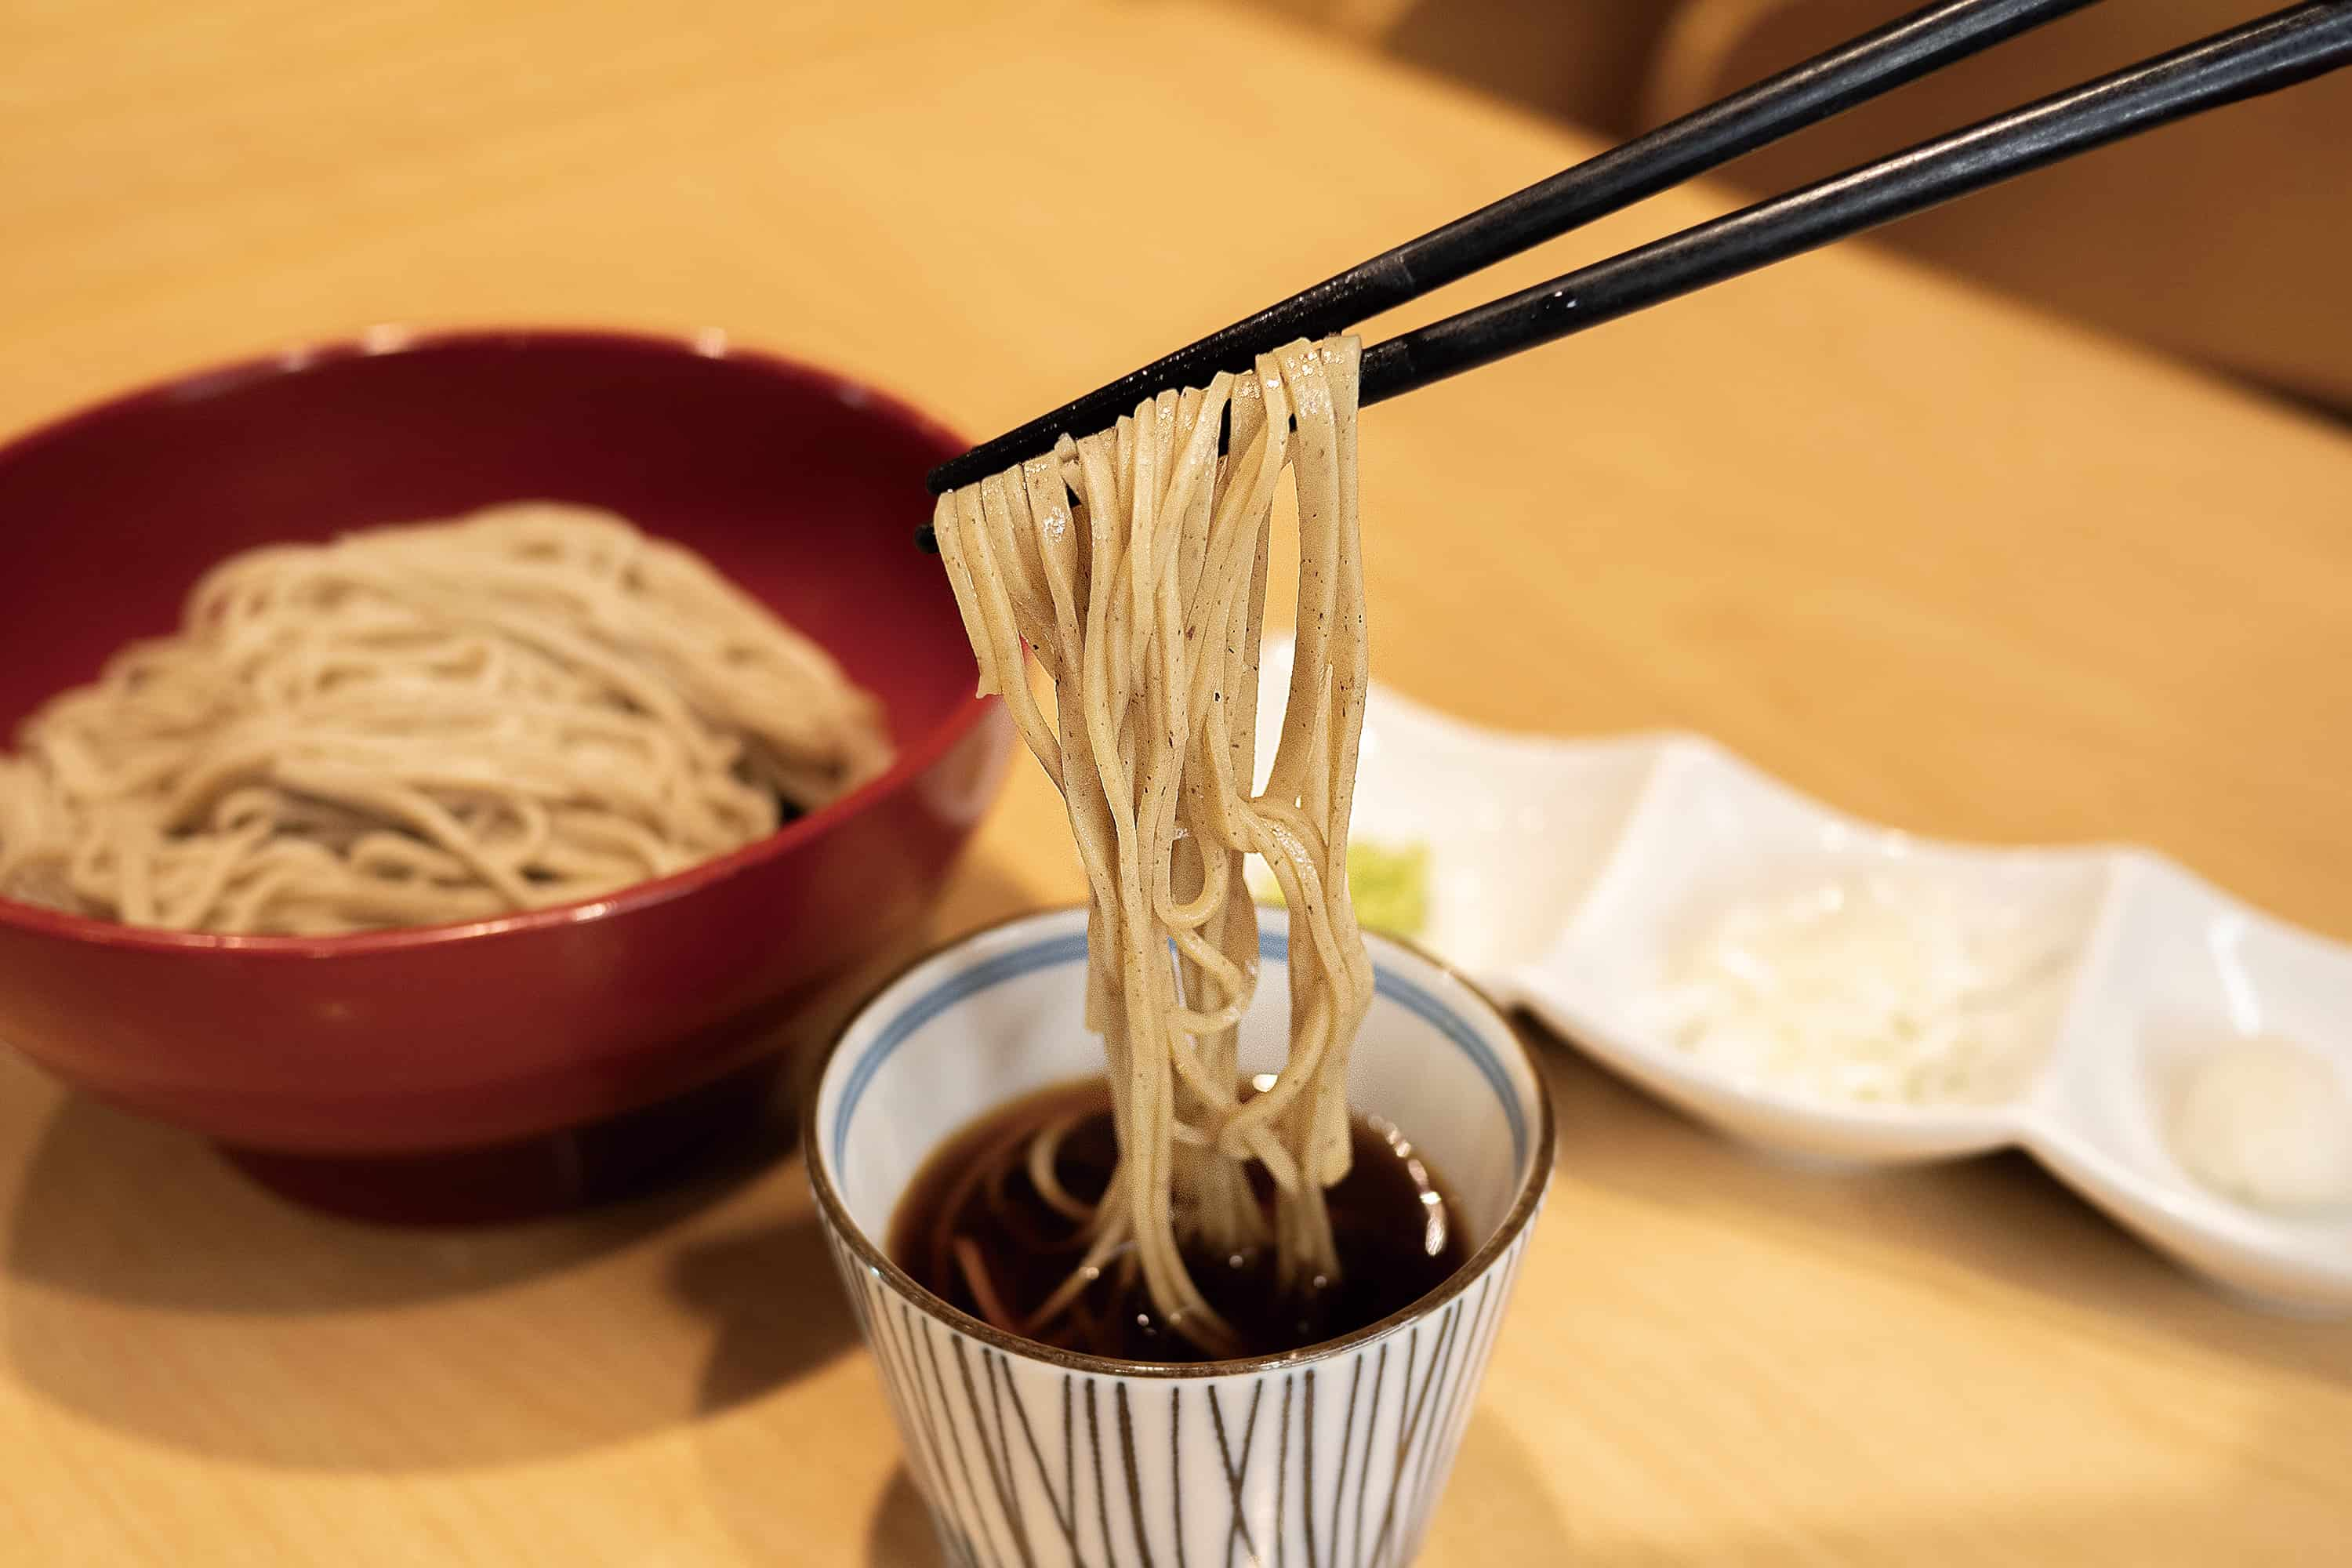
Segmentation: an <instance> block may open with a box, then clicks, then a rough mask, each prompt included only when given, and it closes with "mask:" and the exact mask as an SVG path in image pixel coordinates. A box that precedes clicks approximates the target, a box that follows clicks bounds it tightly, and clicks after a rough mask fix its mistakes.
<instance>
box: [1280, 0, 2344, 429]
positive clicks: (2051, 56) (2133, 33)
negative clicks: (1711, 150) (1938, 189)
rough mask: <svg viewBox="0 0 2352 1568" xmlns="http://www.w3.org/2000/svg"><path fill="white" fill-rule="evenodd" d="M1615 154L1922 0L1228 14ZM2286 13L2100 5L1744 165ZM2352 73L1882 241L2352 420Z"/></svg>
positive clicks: (1425, 4)
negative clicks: (1320, 30) (1417, 71)
mask: <svg viewBox="0 0 2352 1568" xmlns="http://www.w3.org/2000/svg"><path fill="white" fill-rule="evenodd" d="M1234 3H1235V4H1239V5H1257V6H1262V7H1265V8H1268V9H1272V10H1276V11H1280V12H1285V13H1287V14H1289V15H1291V16H1294V17H1296V18H1297V19H1298V20H1299V21H1301V22H1303V23H1306V24H1307V25H1309V26H1319V27H1326V28H1330V29H1333V30H1335V31H1338V32H1341V33H1344V34H1347V35H1349V36H1351V37H1355V38H1356V39H1358V40H1360V42H1362V43H1364V44H1366V45H1369V46H1370V47H1375V48H1378V49H1379V50H1381V52H1383V53H1385V54H1388V55H1391V56H1392V57H1395V58H1400V59H1402V60H1405V61H1408V62H1411V63H1412V64H1415V65H1418V66H1421V67H1423V68H1426V69H1429V70H1432V71H1435V72H1437V73H1440V74H1442V75H1444V76H1447V77H1450V78H1453V79H1456V80H1458V81H1461V82H1463V83H1465V85H1469V86H1472V87H1475V88H1476V89H1481V90H1484V91H1486V92H1491V93H1494V94H1496V95H1498V96H1501V97H1504V98H1507V99H1509V100H1514V101H1516V102H1518V103H1520V104H1523V105H1525V106H1527V107H1528V108H1529V109H1533V110H1540V111H1542V112H1544V113H1547V114H1553V115H1558V116H1559V117H1561V118H1564V119H1567V120H1571V121H1578V122H1580V123H1581V124H1583V125H1585V126H1587V127H1589V128H1591V129H1592V130H1594V131H1598V132H1603V133H1606V134H1607V135H1609V136H1612V137H1615V138H1622V137H1624V136H1627V135H1631V134H1633V133H1634V132H1639V131H1643V130H1646V129H1648V128H1649V127H1651V126H1653V125H1655V124H1657V123H1659V122H1660V121H1665V120H1670V119H1672V118H1673V117H1674V116H1675V115H1677V114H1681V113H1683V112H1685V110H1691V109H1695V108H1696V107H1698V106H1699V105H1700V104H1703V103H1706V102H1708V101H1710V100H1714V99H1717V98H1719V97H1721V96H1722V95H1723V94H1724V93H1726V92H1727V91H1730V90H1731V89H1735V88H1738V87H1741V86H1744V85H1746V84H1747V83H1748V82H1751V81H1753V80H1755V79H1757V78H1759V77H1761V76H1764V75H1766V74H1767V73H1769V72H1771V71H1774V70H1778V69H1780V68H1782V67H1784V66H1787V65H1790V64H1792V63H1793V62H1795V61H1797V60H1800V59H1802V58H1805V57H1806V56H1808V55H1811V54H1814V53H1817V52H1819V51H1820V50H1822V49H1823V48H1826V47H1829V46H1830V45H1832V44H1834V43H1836V42H1837V41H1839V40H1840V39H1842V38H1845V37H1851V36H1853V34H1855V33H1857V32H1860V31H1862V30H1863V29H1864V28H1865V27H1869V26H1874V25H1876V24H1878V23H1880V22H1884V21H1885V20H1887V19H1888V18H1890V17H1893V16H1900V15H1902V14H1903V13H1904V12H1906V11H1908V10H1911V9H1914V8H1915V3H1916V0H1234ZM2275 8H2276V0H2164V3H2163V4H2160V5H2150V4H2137V5H2095V6H2092V7H2091V8H2090V9H2088V10H2086V11H2084V12H2083V13H2081V14H2079V15H2076V16H2069V17H2066V18H2063V19H2062V20H2060V21H2058V22H2054V23H2053V24H2051V25H2050V26H2046V27H2043V28H2041V29H2038V30H2037V31H2035V32H2033V33H2032V34H2030V35H2029V36H2027V37H2023V38H2020V39H2016V40H2013V41H2011V42H2010V43H2008V44H2005V45H2003V46H2002V47H2000V49H1998V50H1994V51H1990V52H1989V53H1987V54H1985V55H1983V56H1980V57H1979V58H1976V59H1973V60H1967V61H1963V62H1962V63H1961V64H1959V65H1958V66H1955V67H1953V68H1949V69H1948V70H1945V71H1942V72H1939V73H1937V75H1935V76H1933V77H1930V78H1928V79H1927V80H1925V81H1922V82H1917V83H1914V84H1913V85H1912V86H1910V87H1908V88H1906V89H1904V90H1903V91H1902V92H1899V93H1894V94H1890V95H1889V96H1888V97H1887V98H1885V99H1884V100H1880V101H1879V102H1877V103H1874V104H1870V105H1866V106H1864V108H1862V109H1859V110H1854V111H1853V112H1852V113H1850V114H1848V115H1846V116H1845V117H1844V118H1843V119H1841V120H1838V121H1833V122H1832V123H1831V124H1829V125H1826V126H1822V127H1817V128H1815V129H1813V130H1811V131H1809V132H1806V133H1805V134H1804V135H1802V136H1798V137H1793V138H1791V139H1790V141H1788V142H1784V143H1782V144H1780V146H1777V147H1772V148H1768V149H1766V150H1765V151H1763V152H1761V153H1756V154H1754V155H1753V156H1751V157H1748V159H1746V160H1744V161H1742V162H1740V163H1736V164H1734V165H1733V166H1732V167H1731V169H1730V170H1729V171H1728V172H1727V175H1725V176H1718V178H1721V179H1723V180H1724V181H1725V183H1727V184H1730V185H1732V186H1734V187H1736V188H1738V189H1742V190H1745V191H1749V192H1753V193H1756V194H1768V193H1770V192H1774V191H1779V190H1784V189H1786V188H1788V187H1789V186H1790V185H1791V184H1797V183H1799V182H1801V181H1803V180H1808V179H1811V178H1815V177H1818V176H1820V175H1822V174H1832V173H1835V172H1836V171H1838V170H1841V169H1844V168H1847V167H1850V166H1851V165H1853V164H1855V163H1864V162H1866V161H1868V160H1869V159H1871V158H1874V157H1876V156H1879V155H1881V154H1883V153H1885V152H1887V151H1889V150H1891V149H1894V148H1896V147H1902V146H1907V145H1909V144H1910V143H1912V142H1917V141H1921V140H1924V139H1925V138H1927V137H1929V136H1933V135H1936V134H1938V133H1940V132H1944V131H1948V130H1950V129H1953V128H1955V127H1958V126H1960V125H1964V124H1967V123H1969V121H1974V120H1978V119H1981V118H1983V117H1984V116H1986V115H1988V114H1992V113H1995V112H1998V111H2000V110H2003V109H2007V108H2009V107H2011V106H2012V105H2014V104H2017V103H2020V102H2022V101H2024V100H2027V99H2029V98H2031V97H2033V96H2036V95H2039V94H2041V93H2044V92H2050V91H2054V90H2056V89H2060V88H2063V87H2066V86H2068V85H2071V84H2072V83H2074V82H2077V81H2080V80H2082V79H2084V78H2086V77H2090V76H2093V75H2095V74H2098V73H2100V72H2102V71H2105V70H2110V69H2113V68H2116V67H2117V66H2120V65H2123V64H2125V63H2126V62H2128V61H2131V60H2135V59H2139V58H2144V57H2146V56H2147V55H2150V54H2154V53H2156V52H2157V51H2158V50H2161V49H2165V48H2168V47H2173V46H2175V45H2178V44H2179V43H2182V42H2184V41H2186V40H2188V39H2190V38H2194V37H2203V36H2204V35H2206V34H2208V33H2211V32H2215V31H2218V30H2220V29H2221V28H2223V27H2228V26H2234V25H2236V24H2238V23H2240V22H2243V21H2246V20H2249V19H2251V18H2252V17H2254V16H2260V15H2262V14H2263V12H2265V11H2269V10H2273V9H2275ZM2347 147H2352V75H2347V76H2339V77H2337V78H2336V79H2331V80H2326V81H2321V82H2316V83H2313V84H2310V85H2308V86H2305V87H2304V88H2302V89H2297V90H2296V91H2294V92H2290V93H2281V94H2277V95H2275V96H2273V97H2271V98H2268V99H2264V100H2260V101H2257V102H2254V103H2250V104H2244V105H2241V106H2239V107H2238V108H2236V109H2234V110H2231V112H2229V113H2227V114H2216V115H2210V116H2206V117H2204V118H2202V119H2200V120H2195V121H2189V123H2186V124H2182V125H2177V126H2173V127H2170V128H2168V129H2167V130H2164V131H2160V132H2155V133H2154V134H2151V135H2148V136H2145V137H2141V138H2138V139H2137V140H2134V141H2132V142H2127V143H2126V144H2124V145H2122V146H2118V147H2113V148H2109V149H2107V150H2105V151H2104V152H2101V153H2093V154H2091V155H2089V156H2087V157H2084V158H2079V159H2076V160H2074V161H2073V162H2070V163H2063V164H2061V165H2059V166H2058V167H2056V168H2054V169H2046V170H2043V171H2042V172H2041V173H2039V174H2036V175H2035V176H2034V177H2033V178H2032V179H2030V180H2021V181H2017V182H2015V183H2013V184H2007V185H2003V186H2000V187H1997V188H1995V189H1993V190H1990V191H1987V192H1984V193H1981V194H1979V195H1976V196H1972V197H1970V198H1969V200H1968V201H1966V202H1961V203H1957V204H1955V205H1951V206H1948V207H1945V208H1943V209H1941V210H1939V211H1936V212H1930V213H1927V214H1924V215H1922V216H1918V217H1916V218H1913V219H1911V220H1909V221H1908V222H1906V223H1903V224H1899V225H1896V226H1894V227H1893V228H1890V229H1887V230H1885V231H1882V233H1881V235H1880V236H1879V237H1878V239H1877V241H1876V243H1879V244H1882V245H1885V246H1889V247H1895V249H1898V250H1901V251H1905V252H1907V253H1909V254H1910V255H1912V256H1915V257H1916V258H1919V259H1921V260H1922V261H1926V262H1928V263H1931V264H1933V265H1935V266H1937V267H1939V268H1944V269H1946V270H1948V271H1950V272H1954V273H1958V274H1959V275H1961V276H1963V277H1966V278H1969V279H1974V280H1976V281H1978V282H1980V283H1982V284H1984V285H1985V286H1986V287H1988V288H1991V289H2000V290H2002V291H2004V292H2006V293H2008V294H2011V295H2012V296H2015V297H2017V298H2019V299H2021V300H2027V301H2030V302H2032V303H2034V304H2037V305H2040V306H2042V307H2045V308H2047V309H2049V310H2053V311H2057V312H2061V313H2063V314H2065V315H2068V316H2072V317H2074V318H2077V319H2079V320H2081V321H2086V322H2089V323H2091V324H2093V325H2095V326H2098V327H2102V328H2105V329H2106V330H2107V331H2114V332H2118V333H2122V334H2124V335H2126V336H2128V337H2132V338H2135V339H2137V340H2139V341H2141V342H2146V343H2147V344H2150V345H2152V346H2154V347H2156V348H2158V349H2162V350H2165V351H2168V352H2169V353H2176V354H2179V355H2182V356H2185V357H2187V358H2189V359H2191V360H2195V361H2197V362H2200V363H2204V364H2206V365H2209V366H2210V367H2213V368H2216V369H2219V370H2221V371H2224V372H2227V373H2229V374H2233V375H2236V376H2239V377H2242V378H2243V379H2245V380H2247V381H2250V382H2253V383H2257V384H2261V385H2263V386H2265V387H2267V388H2270V389H2272V390H2273V391H2275V392H2278V393H2281V394H2283V395H2287V396H2291V397H2294V398H2296V399H2298V400H2300V401H2304V402H2306V403H2309V404H2313V405H2317V406H2319V407H2321V408H2324V409H2326V410H2329V411H2332V412H2333V413H2335V414H2336V415H2337V416H2343V417H2352V309H2347V308H2346V306H2345V279H2347V277H2352V176H2348V175H2347V173H2346V164H2345V162H2344V152H2345V149H2346V148H2347Z"/></svg>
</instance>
